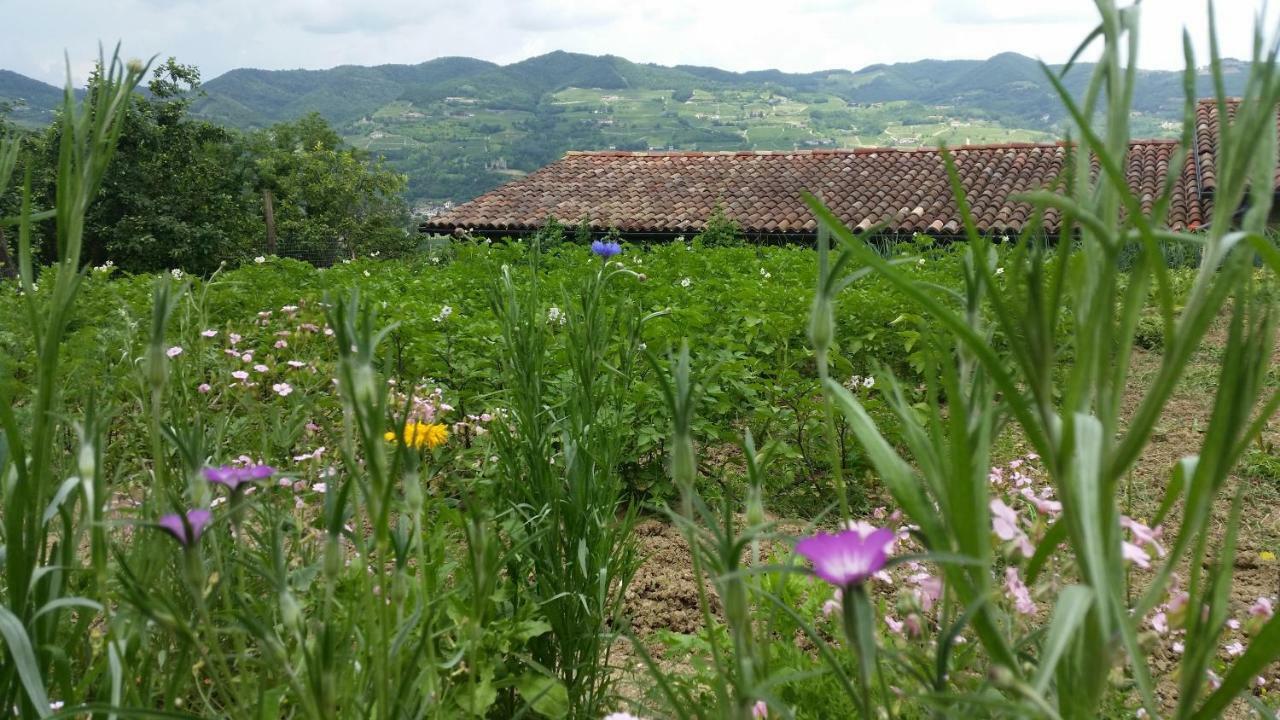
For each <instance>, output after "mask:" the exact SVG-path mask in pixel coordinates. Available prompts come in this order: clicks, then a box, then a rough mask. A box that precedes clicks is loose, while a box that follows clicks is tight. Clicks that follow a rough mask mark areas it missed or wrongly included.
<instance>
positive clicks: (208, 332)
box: [200, 330, 218, 338]
mask: <svg viewBox="0 0 1280 720" xmlns="http://www.w3.org/2000/svg"><path fill="white" fill-rule="evenodd" d="M217 334H218V331H217V330H202V331H200V335H201V336H203V337H207V338H211V337H214V336H216V335H217Z"/></svg>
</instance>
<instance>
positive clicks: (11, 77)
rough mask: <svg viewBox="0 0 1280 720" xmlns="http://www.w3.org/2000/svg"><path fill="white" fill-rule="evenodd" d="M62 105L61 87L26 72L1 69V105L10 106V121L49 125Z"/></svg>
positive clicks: (32, 124)
mask: <svg viewBox="0 0 1280 720" xmlns="http://www.w3.org/2000/svg"><path fill="white" fill-rule="evenodd" d="M61 104H62V90H61V89H59V88H56V87H54V86H52V85H49V84H47V83H42V82H40V81H39V80H32V79H31V78H29V77H27V76H26V75H19V74H18V73H16V72H10V71H8V70H0V107H7V108H8V109H9V112H8V119H9V120H11V121H13V122H15V123H17V124H19V125H23V126H26V127H40V126H43V125H47V124H49V123H50V122H52V121H53V116H54V110H55V108H58V107H60V106H61Z"/></svg>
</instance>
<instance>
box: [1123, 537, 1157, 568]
mask: <svg viewBox="0 0 1280 720" xmlns="http://www.w3.org/2000/svg"><path fill="white" fill-rule="evenodd" d="M1120 554H1121V555H1123V556H1124V559H1125V560H1128V561H1129V562H1131V563H1133V564H1134V565H1137V566H1138V567H1140V568H1142V569H1144V570H1145V569H1147V568H1149V567H1151V557H1150V556H1149V555H1147V551H1146V550H1143V549H1142V548H1140V547H1138V546H1137V545H1134V544H1133V543H1131V542H1129V541H1128V540H1125V541H1124V542H1122V543H1121V544H1120Z"/></svg>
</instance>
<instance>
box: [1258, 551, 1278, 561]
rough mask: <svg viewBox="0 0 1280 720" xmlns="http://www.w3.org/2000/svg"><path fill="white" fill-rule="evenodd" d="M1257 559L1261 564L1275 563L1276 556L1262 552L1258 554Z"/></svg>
mask: <svg viewBox="0 0 1280 720" xmlns="http://www.w3.org/2000/svg"><path fill="white" fill-rule="evenodd" d="M1258 559H1259V560H1261V561H1263V562H1275V560H1276V554H1275V553H1273V552H1271V551H1270V550H1263V551H1262V552H1260V553H1258Z"/></svg>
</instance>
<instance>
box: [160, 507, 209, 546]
mask: <svg viewBox="0 0 1280 720" xmlns="http://www.w3.org/2000/svg"><path fill="white" fill-rule="evenodd" d="M211 522H213V513H211V512H209V511H208V510H188V511H187V515H186V522H185V523H184V522H183V519H182V516H181V515H164V516H162V517H161V518H160V519H159V520H158V521H156V524H157V525H159V526H160V529H162V530H165V531H167V532H168V533H169V534H170V535H173V538H174V539H175V540H177V541H178V543H179V544H181V545H182V546H183V547H190V546H191V545H193V544H195V542H196V541H197V540H199V539H200V533H202V532H204V529H205V527H207V526H208V525H209V523H211Z"/></svg>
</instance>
